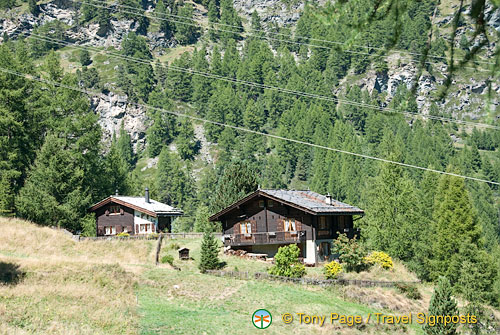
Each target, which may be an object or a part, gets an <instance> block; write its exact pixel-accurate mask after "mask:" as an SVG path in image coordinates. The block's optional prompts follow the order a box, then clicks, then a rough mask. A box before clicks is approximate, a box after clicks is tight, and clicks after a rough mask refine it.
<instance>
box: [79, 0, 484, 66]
mask: <svg viewBox="0 0 500 335" xmlns="http://www.w3.org/2000/svg"><path fill="white" fill-rule="evenodd" d="M69 1H72V2H76V3H83V4H87V5H90V6H93V7H96V8H105V9H110V8H111V7H114V6H116V7H124V8H132V9H133V10H134V11H126V10H121V12H122V13H126V14H132V15H138V16H143V17H146V18H152V19H156V20H160V21H169V22H174V23H179V24H184V25H189V26H194V27H200V26H199V25H198V24H194V23H188V22H182V21H177V20H173V19H167V18H162V17H158V16H155V15H153V14H145V13H141V12H137V8H134V7H131V6H126V5H120V4H114V5H107V4H106V5H97V4H95V3H91V2H86V1H76V0H69ZM94 1H95V2H98V3H102V2H100V1H96V0H94ZM163 15H168V16H175V17H179V18H182V19H186V20H192V21H194V22H197V21H196V20H195V19H193V18H188V17H185V16H178V15H173V14H165V13H163ZM218 25H223V24H218ZM229 26H231V25H229ZM232 27H237V26H232ZM237 28H238V29H241V27H237ZM207 29H212V30H217V31H223V32H229V33H233V34H242V32H241V31H232V30H224V29H221V28H215V27H210V26H209V27H207ZM252 30H254V29H252ZM259 31H262V32H265V31H264V30H259ZM268 33H269V34H280V35H285V34H281V33H274V32H268ZM251 35H254V36H257V37H258V38H261V39H267V40H275V41H281V42H287V43H291V44H297V45H305V46H309V47H313V48H320V49H327V50H332V49H335V48H332V47H327V46H323V45H316V44H310V43H303V42H298V41H293V40H287V39H277V38H272V37H269V36H261V35H256V34H252V33H251ZM285 36H286V35H285ZM303 38H305V39H307V37H303ZM320 41H323V42H329V43H334V44H336V43H338V44H342V45H345V43H343V42H334V41H327V40H320ZM356 47H360V48H367V49H373V50H382V51H387V50H386V49H383V48H375V47H367V46H356ZM342 51H343V52H347V53H352V54H359V55H365V56H372V54H370V53H369V52H361V51H353V50H349V49H343V50H342ZM402 52H403V53H407V54H412V53H410V52H408V51H402ZM413 54H414V55H421V56H424V55H423V54H417V53H413ZM383 57H384V58H386V57H388V55H387V56H383ZM443 59H446V58H445V57H443ZM408 61H409V62H411V63H421V62H420V61H419V60H414V59H412V58H411V57H410V58H409V59H408ZM457 62H458V61H457ZM476 62H478V63H485V62H484V61H478V60H476ZM423 63H424V64H430V65H441V63H436V62H430V61H425V62H423ZM486 64H494V63H486ZM446 66H448V65H447V64H446ZM463 68H466V69H470V70H475V71H481V72H488V71H489V70H486V69H481V68H474V67H468V66H464V67H463Z"/></svg>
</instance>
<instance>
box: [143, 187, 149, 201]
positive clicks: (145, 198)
mask: <svg viewBox="0 0 500 335" xmlns="http://www.w3.org/2000/svg"><path fill="white" fill-rule="evenodd" d="M144 200H146V202H147V203H148V204H149V188H147V187H146V194H145V195H144Z"/></svg>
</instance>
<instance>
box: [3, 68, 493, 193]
mask: <svg viewBox="0 0 500 335" xmlns="http://www.w3.org/2000/svg"><path fill="white" fill-rule="evenodd" d="M0 71H2V72H4V73H9V74H12V75H15V76H18V77H23V78H26V79H29V80H34V81H38V82H41V83H45V84H49V85H54V86H58V87H62V88H66V89H69V90H73V91H77V92H81V93H84V94H87V95H98V96H101V97H102V96H104V95H103V94H102V93H100V92H96V91H92V90H86V89H82V88H78V87H74V86H69V85H65V84H62V83H59V82H54V81H50V80H46V79H43V78H40V77H36V76H33V75H29V74H25V73H21V72H17V71H13V70H9V69H5V68H2V67H0ZM130 104H132V105H135V106H138V107H142V108H150V109H153V110H157V111H160V112H164V113H168V114H171V115H176V116H179V117H186V118H190V119H192V120H196V121H200V122H203V123H210V124H214V125H218V126H221V127H227V128H232V129H235V130H239V131H243V132H247V133H252V134H256V135H261V136H266V137H270V138H274V139H278V140H282V141H289V142H293V143H297V144H302V145H307V146H310V147H313V148H319V149H324V150H330V151H334V152H338V153H342V154H346V155H351V156H355V157H360V158H364V159H371V160H375V161H379V162H384V163H389V164H394V165H399V166H403V167H407V168H413V169H418V170H423V171H429V172H433V173H438V174H442V175H448V176H454V177H459V178H462V179H467V180H473V181H478V182H483V183H487V184H491V185H500V183H499V182H495V181H491V180H486V179H481V178H476V177H471V176H464V175H460V174H456V173H451V172H446V171H440V170H435V169H430V168H424V167H421V166H417V165H412V164H406V163H402V162H397V161H392V160H389V159H384V158H379V157H375V156H369V155H364V154H359V153H355V152H350V151H347V150H342V149H337V148H332V147H327V146H324V145H319V144H314V143H309V142H305V141H300V140H295V139H292V138H287V137H283V136H278V135H273V134H267V133H263V132H260V131H256V130H252V129H247V128H243V127H239V126H233V125H229V124H226V123H223V122H217V121H212V120H207V119H203V118H200V117H196V116H192V115H188V114H185V113H181V112H174V111H168V110H166V109H163V108H159V107H154V106H151V105H148V104H140V103H136V102H130Z"/></svg>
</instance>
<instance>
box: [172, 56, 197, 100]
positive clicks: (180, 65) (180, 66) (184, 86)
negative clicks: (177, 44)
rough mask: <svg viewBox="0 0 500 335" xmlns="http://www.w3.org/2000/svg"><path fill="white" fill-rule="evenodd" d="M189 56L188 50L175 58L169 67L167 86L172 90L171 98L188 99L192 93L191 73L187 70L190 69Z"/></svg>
mask: <svg viewBox="0 0 500 335" xmlns="http://www.w3.org/2000/svg"><path fill="white" fill-rule="evenodd" d="M190 64H191V57H190V55H189V53H188V52H185V53H183V54H182V55H181V57H180V58H177V59H175V60H174V61H173V62H172V64H171V65H170V67H169V76H168V88H169V90H170V92H172V98H174V99H178V100H182V101H190V100H191V94H192V92H193V91H192V87H191V82H192V79H191V78H192V75H191V74H190V73H189V72H188V71H187V70H189V69H190V67H191V66H190Z"/></svg>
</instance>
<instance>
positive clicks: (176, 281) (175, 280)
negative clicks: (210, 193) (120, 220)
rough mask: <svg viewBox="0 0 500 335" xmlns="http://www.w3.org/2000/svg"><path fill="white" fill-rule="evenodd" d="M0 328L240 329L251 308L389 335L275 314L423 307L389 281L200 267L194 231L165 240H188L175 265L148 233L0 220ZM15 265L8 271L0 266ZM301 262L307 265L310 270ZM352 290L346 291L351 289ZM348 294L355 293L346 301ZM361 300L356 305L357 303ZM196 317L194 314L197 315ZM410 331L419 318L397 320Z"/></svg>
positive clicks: (277, 325) (248, 265) (259, 266)
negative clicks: (330, 284) (336, 283)
mask: <svg viewBox="0 0 500 335" xmlns="http://www.w3.org/2000/svg"><path fill="white" fill-rule="evenodd" d="M0 228H1V229H2V231H3V232H5V233H4V234H2V235H1V236H0V274H1V276H0V278H2V281H3V284H0V320H1V321H0V334H34V333H36V334H137V333H140V334H171V333H176V334H194V333H197V334H199V333H203V332H205V333H207V334H216V333H220V331H221V329H224V330H225V331H226V332H230V333H233V334H248V333H249V332H250V331H251V330H252V329H253V326H252V325H251V323H250V317H251V314H252V313H253V311H254V310H256V309H258V308H267V309H268V310H270V311H271V313H273V315H274V322H273V325H272V327H270V328H269V329H268V333H270V334H278V333H285V332H289V331H291V330H292V329H293V331H294V332H296V333H298V334H311V333H312V334H326V333H331V332H332V331H335V332H337V333H341V334H358V333H363V334H381V333H382V334H399V333H400V332H401V331H402V328H401V327H394V326H387V325H383V326H382V325H373V324H370V325H368V326H366V327H358V328H348V327H339V326H336V325H334V326H332V325H326V324H325V325H324V326H323V327H320V326H317V325H316V326H312V325H298V324H297V323H295V324H293V325H285V324H283V323H282V322H281V320H280V314H281V313H285V312H290V313H298V312H301V311H303V312H306V313H316V314H329V313H348V314H360V315H363V316H364V317H366V316H367V314H368V313H374V312H384V313H397V314H402V313H408V312H410V311H414V312H418V311H423V310H424V309H425V306H426V305H427V303H428V299H429V289H428V288H425V287H421V288H420V289H421V290H422V292H424V296H425V298H424V300H422V301H412V300H409V299H408V298H406V297H404V296H402V295H400V294H399V293H397V292H396V291H395V290H393V289H381V288H376V289H367V288H364V289H361V288H356V289H353V288H350V287H346V288H319V287H303V286H300V285H295V284H280V283H274V282H267V281H246V280H237V279H230V278H219V277H214V276H210V275H202V274H200V273H199V271H198V270H197V267H196V264H197V262H196V259H198V258H199V242H200V241H199V240H198V239H187V240H182V239H180V240H177V241H175V243H174V242H172V241H170V242H168V241H167V243H166V244H165V246H164V248H163V253H169V254H171V255H173V256H174V255H175V254H176V247H177V246H178V245H182V246H187V247H189V248H191V251H192V252H191V254H192V257H193V258H194V259H195V260H194V261H188V262H180V261H178V260H176V261H175V265H176V266H179V267H180V268H181V271H175V270H173V269H171V268H166V267H163V266H160V267H155V266H154V265H153V259H154V257H153V254H152V250H153V249H154V248H153V245H154V243H155V242H154V241H101V242H75V241H72V240H71V238H70V237H68V236H67V235H65V234H64V233H62V232H59V231H56V230H53V229H50V228H41V227H38V226H35V225H33V224H30V223H27V222H24V221H20V220H13V219H0ZM223 260H224V261H226V263H227V269H228V270H234V269H235V268H237V269H239V270H240V271H250V272H253V271H263V270H265V268H266V267H267V266H268V264H266V263H264V262H259V261H251V260H244V259H240V258H237V257H234V256H231V257H229V256H223ZM13 271H14V272H16V271H17V273H18V274H19V277H18V280H17V281H16V280H15V278H12V277H8V276H6V275H5V273H6V272H13ZM310 271H313V274H312V275H314V270H313V269H310ZM353 293H354V294H353ZM356 301H358V302H356ZM361 301H363V302H364V303H367V305H364V304H362V303H360V302H361ZM201 320H203V321H201ZM407 332H408V334H420V333H421V331H420V326H417V325H414V326H411V327H409V328H408V329H407Z"/></svg>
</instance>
